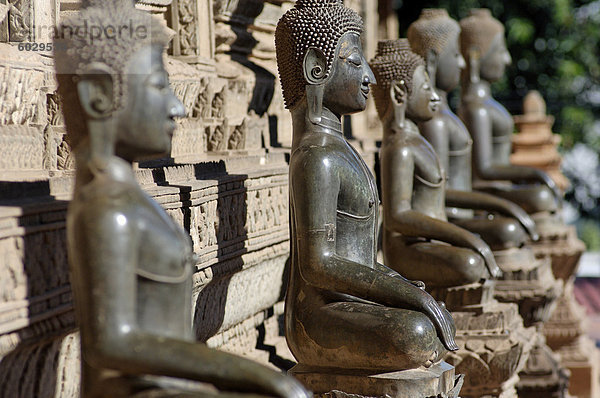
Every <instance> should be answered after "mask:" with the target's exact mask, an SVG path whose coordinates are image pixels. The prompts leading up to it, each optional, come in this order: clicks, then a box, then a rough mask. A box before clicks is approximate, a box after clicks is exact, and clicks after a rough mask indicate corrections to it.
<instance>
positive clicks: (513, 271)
mask: <svg viewBox="0 0 600 398" xmlns="http://www.w3.org/2000/svg"><path fill="white" fill-rule="evenodd" d="M494 256H495V258H496V261H497V263H498V266H499V267H500V268H501V269H502V272H503V276H502V279H501V280H499V281H497V283H496V289H495V291H494V297H495V298H496V299H497V300H498V301H500V302H503V303H516V304H517V305H518V306H519V313H520V314H521V316H522V317H523V321H524V322H525V325H526V326H532V325H536V324H538V323H540V322H545V321H547V320H548V318H550V314H551V313H552V310H553V309H554V306H555V303H556V299H557V298H558V297H559V296H560V294H561V292H562V281H560V280H556V279H555V278H554V275H553V274H552V268H551V261H550V260H549V259H547V258H536V257H535V256H534V252H533V251H532V250H531V249H529V248H520V249H516V248H513V249H508V250H502V251H497V252H494Z"/></svg>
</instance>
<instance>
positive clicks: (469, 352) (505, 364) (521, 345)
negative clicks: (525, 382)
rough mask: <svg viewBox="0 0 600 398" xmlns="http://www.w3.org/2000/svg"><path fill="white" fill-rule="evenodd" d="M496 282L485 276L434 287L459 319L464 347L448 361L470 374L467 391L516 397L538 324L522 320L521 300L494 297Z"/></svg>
mask: <svg viewBox="0 0 600 398" xmlns="http://www.w3.org/2000/svg"><path fill="white" fill-rule="evenodd" d="M494 285H495V282H494V281H486V282H485V283H473V284H470V285H464V286H456V287H452V288H447V289H434V290H433V291H432V292H431V294H432V295H433V296H434V297H435V298H436V299H438V300H442V301H444V302H445V303H446V306H447V308H448V309H449V310H450V311H451V312H452V317H453V318H454V322H455V324H456V343H457V344H458V346H459V347H460V349H459V350H458V351H456V352H452V353H449V354H448V355H447V356H446V361H448V362H449V363H450V364H452V365H454V366H455V367H456V372H458V373H464V374H465V383H464V386H463V388H462V391H461V396H462V397H473V398H479V397H482V396H486V397H488V396H489V397H503V398H509V397H511V398H512V397H516V390H515V385H516V383H517V382H518V381H519V377H518V373H519V371H520V370H521V369H523V367H524V366H525V362H526V360H527V358H528V356H529V351H530V350H531V347H532V345H533V340H534V337H535V334H536V331H535V329H534V328H525V327H524V326H523V320H522V318H521V316H520V315H519V310H518V307H517V305H516V304H504V303H499V302H498V301H496V300H495V299H493V295H494Z"/></svg>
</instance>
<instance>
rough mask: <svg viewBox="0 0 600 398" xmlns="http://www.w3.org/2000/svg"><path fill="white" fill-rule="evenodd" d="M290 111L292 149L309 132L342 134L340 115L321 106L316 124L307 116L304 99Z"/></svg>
mask: <svg viewBox="0 0 600 398" xmlns="http://www.w3.org/2000/svg"><path fill="white" fill-rule="evenodd" d="M290 111H291V114H292V124H293V139H292V151H293V150H294V149H295V148H297V147H298V145H299V143H300V140H302V137H304V135H305V134H307V133H310V132H315V131H319V132H325V133H330V134H339V135H340V136H343V130H342V120H341V116H338V115H336V114H335V113H333V112H331V111H330V110H329V109H327V108H325V107H323V111H322V112H321V121H320V122H319V123H316V124H315V123H312V122H311V121H310V120H309V118H308V109H307V106H306V100H303V101H302V102H301V103H300V104H298V105H297V106H296V107H295V108H294V109H291V110H290Z"/></svg>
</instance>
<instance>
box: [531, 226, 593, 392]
mask: <svg viewBox="0 0 600 398" xmlns="http://www.w3.org/2000/svg"><path fill="white" fill-rule="evenodd" d="M534 220H535V221H536V224H537V225H538V232H539V234H540V240H539V241H538V242H536V243H535V244H533V245H532V249H533V251H534V253H535V256H536V258H539V259H546V260H547V261H550V262H551V267H552V272H553V274H554V276H555V277H556V278H557V279H559V280H562V281H564V285H565V287H564V291H563V294H562V295H561V296H560V297H559V299H558V300H557V304H556V310H555V311H554V312H553V313H552V315H551V316H550V318H549V319H548V320H547V321H546V322H545V323H544V325H543V327H542V329H541V330H542V332H543V334H544V336H545V337H546V341H547V344H548V346H549V347H550V348H551V349H552V350H554V352H556V353H557V354H559V355H560V361H561V365H562V366H563V367H564V368H566V369H568V370H569V371H570V372H571V381H570V383H569V393H570V394H572V395H574V396H577V397H579V398H585V397H597V396H599V395H600V387H599V383H600V373H599V372H600V369H599V368H600V356H599V351H598V349H597V348H596V347H595V346H594V343H593V342H592V341H591V340H590V339H589V338H588V337H587V336H586V335H585V331H584V330H585V328H584V326H583V324H584V319H585V314H584V311H583V309H582V308H581V307H580V306H579V304H577V302H576V301H575V297H574V295H573V278H574V274H575V272H576V270H577V264H578V262H579V258H580V257H581V254H582V253H583V252H584V251H585V245H584V244H583V242H582V241H581V240H579V239H578V238H577V234H576V231H575V228H574V227H573V226H569V225H565V224H564V223H562V222H561V221H560V220H559V219H558V218H557V217H552V216H549V215H547V214H538V215H534Z"/></svg>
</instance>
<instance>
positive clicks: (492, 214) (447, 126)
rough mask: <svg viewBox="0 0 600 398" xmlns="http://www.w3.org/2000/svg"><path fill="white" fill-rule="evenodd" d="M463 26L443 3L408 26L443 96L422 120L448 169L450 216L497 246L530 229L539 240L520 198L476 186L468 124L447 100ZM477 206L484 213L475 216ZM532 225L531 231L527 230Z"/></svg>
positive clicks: (456, 74)
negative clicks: (517, 200)
mask: <svg viewBox="0 0 600 398" xmlns="http://www.w3.org/2000/svg"><path fill="white" fill-rule="evenodd" d="M459 34H460V26H459V25H458V22H456V21H455V20H454V19H452V18H450V17H449V16H448V12H447V11H446V10H444V9H424V10H423V11H422V12H421V16H420V17H419V19H418V20H417V21H415V22H413V23H412V24H411V25H410V26H409V28H408V34H407V36H408V40H409V42H410V45H411V48H412V50H413V51H414V52H416V53H417V54H419V55H420V56H422V57H423V58H424V59H425V60H426V65H427V68H428V71H429V75H430V78H431V84H432V85H433V86H434V87H435V91H436V93H437V94H438V96H439V97H440V103H439V105H438V110H437V112H435V114H434V116H433V118H431V119H430V120H426V121H422V122H420V123H419V124H418V127H419V131H420V132H421V134H422V135H423V137H424V138H425V139H427V141H429V143H430V144H431V145H432V146H433V148H434V149H435V151H436V153H437V155H438V158H439V159H440V163H441V165H442V168H443V169H444V170H446V172H447V175H448V181H447V187H446V206H447V214H448V217H449V219H450V220H451V221H452V222H453V223H455V224H457V225H459V226H461V227H463V228H466V229H468V230H469V231H471V232H474V233H477V234H478V235H480V236H481V237H482V238H483V240H484V241H485V242H486V243H487V244H488V245H490V247H491V248H492V249H493V250H502V249H507V248H510V247H520V246H521V245H523V244H524V243H525V242H526V240H527V234H529V236H530V237H531V238H532V239H533V240H537V238H538V235H537V232H536V229H535V223H534V222H533V220H532V219H531V217H529V215H528V214H527V213H526V212H525V211H523V209H521V208H520V207H519V206H517V205H516V204H514V203H512V202H510V201H508V200H505V199H502V198H499V197H497V196H493V195H490V194H485V193H481V192H473V191H472V182H471V149H472V143H473V141H472V140H471V137H470V135H469V132H468V130H467V129H466V127H465V125H464V124H463V123H462V121H461V120H460V119H459V118H458V117H457V116H456V115H455V114H454V113H453V112H452V110H451V109H450V107H449V106H448V93H449V92H451V91H452V90H454V89H455V88H456V86H457V85H458V83H459V79H460V73H461V70H462V69H464V67H465V61H464V58H463V57H462V55H461V53H460V50H459ZM473 210H480V211H481V213H482V214H481V215H480V216H477V217H474V212H473ZM526 231H527V232H526Z"/></svg>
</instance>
